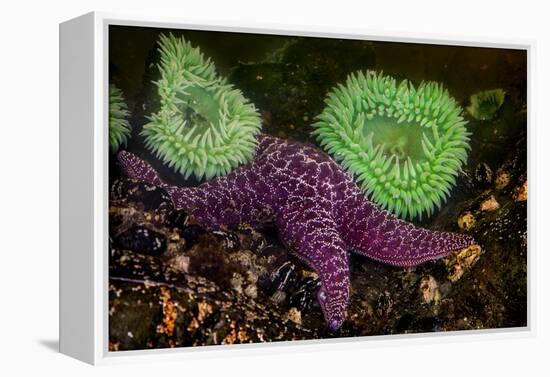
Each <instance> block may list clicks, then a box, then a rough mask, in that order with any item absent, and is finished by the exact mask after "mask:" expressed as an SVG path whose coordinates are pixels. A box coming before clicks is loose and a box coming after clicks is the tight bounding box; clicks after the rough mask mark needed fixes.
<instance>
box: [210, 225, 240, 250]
mask: <svg viewBox="0 0 550 377" xmlns="http://www.w3.org/2000/svg"><path fill="white" fill-rule="evenodd" d="M212 234H213V235H214V236H216V238H217V239H218V240H220V241H221V242H222V243H223V245H224V248H225V249H226V250H227V251H229V252H231V251H237V250H239V248H240V240H239V236H238V235H237V234H236V233H233V232H224V231H221V230H218V231H214V232H212Z"/></svg>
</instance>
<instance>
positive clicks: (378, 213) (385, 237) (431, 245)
mask: <svg viewBox="0 0 550 377" xmlns="http://www.w3.org/2000/svg"><path fill="white" fill-rule="evenodd" d="M349 203H351V204H348V205H347V206H346V211H345V215H344V216H343V217H344V219H343V221H342V224H344V226H343V228H344V229H343V234H344V239H345V240H346V242H347V244H348V245H350V247H351V248H352V250H354V251H356V252H357V253H359V254H362V255H365V256H367V257H370V258H372V259H375V260H378V261H381V262H384V263H387V264H390V265H394V266H414V265H418V264H420V263H423V262H426V261H428V260H432V259H438V258H441V257H444V256H446V255H448V254H450V253H451V252H453V251H456V250H460V249H463V248H465V247H468V246H471V245H473V244H475V241H474V239H473V238H472V237H470V236H469V235H466V234H461V233H451V232H440V231H432V230H428V229H423V228H419V227H416V226H414V225H413V224H411V223H408V222H406V221H403V220H400V219H397V218H396V217H395V216H393V215H392V214H391V213H389V212H387V211H385V210H382V209H380V208H378V207H377V206H376V205H374V204H373V203H371V202H370V201H366V200H364V199H362V198H360V199H357V200H352V201H350V202H349Z"/></svg>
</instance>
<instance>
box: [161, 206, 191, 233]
mask: <svg viewBox="0 0 550 377" xmlns="http://www.w3.org/2000/svg"><path fill="white" fill-rule="evenodd" d="M166 225H167V226H168V227H169V228H172V229H179V230H180V231H183V230H184V229H185V228H186V227H187V226H188V225H189V216H188V215H187V213H186V212H185V211H184V210H182V209H176V210H174V211H172V212H170V214H169V215H168V217H167V219H166Z"/></svg>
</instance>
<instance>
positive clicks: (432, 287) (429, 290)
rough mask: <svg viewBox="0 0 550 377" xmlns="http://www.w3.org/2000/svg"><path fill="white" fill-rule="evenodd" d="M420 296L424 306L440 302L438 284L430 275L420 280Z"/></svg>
mask: <svg viewBox="0 0 550 377" xmlns="http://www.w3.org/2000/svg"><path fill="white" fill-rule="evenodd" d="M420 294H421V296H422V301H424V302H425V303H426V304H430V303H432V302H433V303H434V304H435V305H437V304H438V303H439V300H440V293H439V284H438V283H437V280H435V278H434V277H433V276H431V275H426V276H424V277H423V278H422V279H421V280H420Z"/></svg>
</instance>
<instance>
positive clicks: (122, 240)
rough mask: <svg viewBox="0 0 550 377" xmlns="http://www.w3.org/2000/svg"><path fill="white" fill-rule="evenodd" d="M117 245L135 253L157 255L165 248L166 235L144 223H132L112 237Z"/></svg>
mask: <svg viewBox="0 0 550 377" xmlns="http://www.w3.org/2000/svg"><path fill="white" fill-rule="evenodd" d="M114 243H115V245H116V246H117V247H120V248H121V249H125V250H131V251H134V252H137V253H141V254H146V255H153V256H159V255H161V254H162V253H164V251H165V250H166V237H165V236H164V235H163V234H162V233H159V232H156V231H154V230H151V229H149V228H147V227H146V226H144V225H133V226H132V227H131V228H130V229H128V230H126V231H124V232H122V233H121V234H119V235H117V236H116V237H115V238H114Z"/></svg>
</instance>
